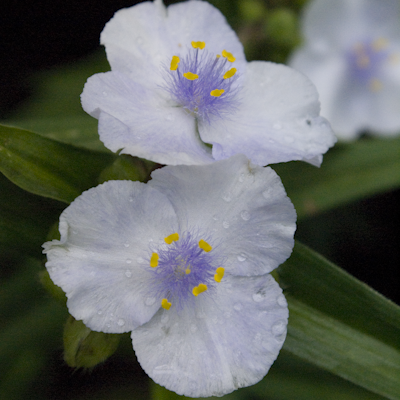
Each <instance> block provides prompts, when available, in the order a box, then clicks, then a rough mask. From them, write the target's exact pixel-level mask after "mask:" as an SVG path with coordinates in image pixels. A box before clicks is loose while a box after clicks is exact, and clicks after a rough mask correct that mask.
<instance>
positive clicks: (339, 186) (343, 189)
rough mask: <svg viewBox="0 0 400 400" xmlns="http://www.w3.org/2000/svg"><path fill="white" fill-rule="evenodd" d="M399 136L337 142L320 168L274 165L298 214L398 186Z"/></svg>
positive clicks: (302, 165)
mask: <svg viewBox="0 0 400 400" xmlns="http://www.w3.org/2000/svg"><path fill="white" fill-rule="evenodd" d="M399 154H400V137H396V138H384V139H382V138H365V139H363V140H358V141H356V142H353V143H349V144H338V145H336V146H335V147H334V148H333V149H331V150H329V151H328V153H327V154H326V155H325V156H324V161H323V163H322V166H321V168H315V167H313V166H312V165H309V164H306V163H303V162H290V163H284V164H278V165H273V166H272V167H273V169H274V170H275V171H276V172H277V173H278V175H279V176H280V177H281V179H282V182H283V184H284V186H285V188H286V191H287V194H288V196H289V197H290V199H291V200H292V202H293V204H294V206H295V208H296V211H297V215H298V218H304V217H307V216H309V215H313V214H317V213H320V212H322V211H326V210H329V209H332V208H334V207H337V206H340V205H342V204H345V203H349V202H351V201H356V200H359V199H362V198H365V197H368V196H371V195H374V194H377V193H380V192H384V191H387V190H390V189H393V188H398V187H400V157H399Z"/></svg>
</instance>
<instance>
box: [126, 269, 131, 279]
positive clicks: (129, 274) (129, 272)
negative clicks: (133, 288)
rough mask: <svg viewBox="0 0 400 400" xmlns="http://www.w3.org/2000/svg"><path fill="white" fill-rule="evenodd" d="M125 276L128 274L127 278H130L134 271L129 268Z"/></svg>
mask: <svg viewBox="0 0 400 400" xmlns="http://www.w3.org/2000/svg"><path fill="white" fill-rule="evenodd" d="M125 276H126V277H127V278H130V277H131V276H132V271H129V269H127V270H126V271H125Z"/></svg>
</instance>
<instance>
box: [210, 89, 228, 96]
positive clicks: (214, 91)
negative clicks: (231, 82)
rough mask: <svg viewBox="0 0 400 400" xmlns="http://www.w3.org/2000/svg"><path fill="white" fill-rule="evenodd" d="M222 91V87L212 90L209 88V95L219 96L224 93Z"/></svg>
mask: <svg viewBox="0 0 400 400" xmlns="http://www.w3.org/2000/svg"><path fill="white" fill-rule="evenodd" d="M224 92H225V90H224V89H214V90H211V92H210V94H211V96H213V97H219V96H221V94H222V93H224Z"/></svg>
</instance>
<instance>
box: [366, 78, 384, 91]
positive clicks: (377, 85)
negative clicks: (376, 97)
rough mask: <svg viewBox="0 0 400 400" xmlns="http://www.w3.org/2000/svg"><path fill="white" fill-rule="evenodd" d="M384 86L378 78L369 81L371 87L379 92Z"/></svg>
mask: <svg viewBox="0 0 400 400" xmlns="http://www.w3.org/2000/svg"><path fill="white" fill-rule="evenodd" d="M382 86H383V85H382V82H381V81H380V80H379V79H377V78H372V79H371V80H370V81H369V88H370V90H371V91H373V92H379V91H380V90H382Z"/></svg>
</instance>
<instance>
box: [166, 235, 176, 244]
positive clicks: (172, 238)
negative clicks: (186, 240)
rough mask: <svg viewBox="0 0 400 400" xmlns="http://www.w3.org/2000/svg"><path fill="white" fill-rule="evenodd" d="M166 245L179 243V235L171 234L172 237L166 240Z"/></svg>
mask: <svg viewBox="0 0 400 400" xmlns="http://www.w3.org/2000/svg"><path fill="white" fill-rule="evenodd" d="M164 240H165V243H167V244H171V243H172V242H177V241H178V240H179V233H171V235H169V236H167V237H166V238H164Z"/></svg>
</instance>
